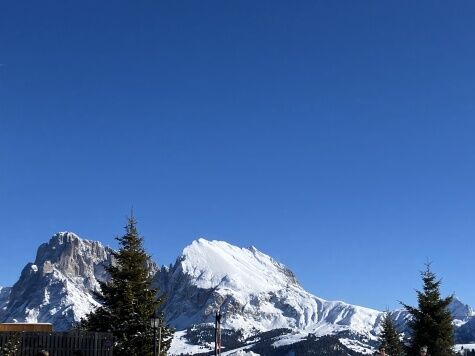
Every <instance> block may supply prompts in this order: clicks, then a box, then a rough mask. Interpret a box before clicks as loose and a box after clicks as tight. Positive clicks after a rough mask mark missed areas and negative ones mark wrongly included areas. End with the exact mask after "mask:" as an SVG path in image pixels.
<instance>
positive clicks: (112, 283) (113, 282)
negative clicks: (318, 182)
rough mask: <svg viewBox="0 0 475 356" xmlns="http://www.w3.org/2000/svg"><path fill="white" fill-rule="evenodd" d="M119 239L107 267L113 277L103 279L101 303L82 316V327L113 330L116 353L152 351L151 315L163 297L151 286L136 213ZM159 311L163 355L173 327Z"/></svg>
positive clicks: (149, 265)
mask: <svg viewBox="0 0 475 356" xmlns="http://www.w3.org/2000/svg"><path fill="white" fill-rule="evenodd" d="M116 239H117V240H118V241H119V246H120V248H119V251H118V252H113V257H114V263H113V264H112V265H110V266H108V267H107V268H106V270H107V272H108V273H109V275H110V280H109V281H108V282H106V283H100V286H101V292H100V293H97V294H96V296H97V298H98V300H99V302H101V306H100V307H98V308H97V309H96V310H95V311H93V312H91V313H90V314H88V315H87V316H86V318H85V319H83V320H82V322H81V328H83V329H86V330H89V331H104V332H112V333H113V335H114V337H115V340H116V343H115V346H114V355H123V356H146V355H152V354H153V337H154V330H153V329H152V326H151V323H150V318H151V316H152V315H154V314H155V313H156V311H157V310H158V309H159V308H160V306H161V304H162V303H163V297H160V298H157V293H158V290H157V289H154V288H152V277H153V276H152V262H151V259H150V256H149V255H148V254H147V253H146V252H145V250H144V247H143V238H142V237H141V236H140V235H139V233H138V231H137V222H136V220H135V218H134V217H133V216H131V217H130V218H128V221H127V225H126V226H125V235H124V236H122V237H118V238H116ZM159 315H160V321H161V336H162V338H161V341H162V342H161V353H160V355H166V353H167V351H168V349H169V347H170V343H171V339H172V336H173V331H172V330H171V329H170V328H169V327H168V326H167V325H166V324H165V321H164V316H163V313H161V314H159ZM157 335H158V333H157Z"/></svg>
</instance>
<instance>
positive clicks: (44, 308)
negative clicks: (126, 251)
mask: <svg viewBox="0 0 475 356" xmlns="http://www.w3.org/2000/svg"><path fill="white" fill-rule="evenodd" d="M109 263H111V250H110V249H109V248H106V247H104V246H103V245H102V244H101V243H100V242H97V241H89V240H83V239H81V238H80V237H78V236H77V235H75V234H73V233H70V232H60V233H57V234H55V235H54V236H53V237H51V239H50V241H49V242H48V243H44V244H42V245H41V246H40V247H39V248H38V251H37V254H36V258H35V262H34V263H28V264H27V265H26V266H25V267H24V268H23V270H22V272H21V276H20V278H19V280H18V281H17V282H16V283H15V285H14V286H13V287H11V289H9V290H7V291H6V293H5V294H7V293H8V295H7V296H4V300H3V302H2V301H1V300H2V298H1V291H0V306H1V309H0V321H2V322H44V323H52V324H53V325H54V328H55V330H58V331H59V330H68V329H70V328H71V326H72V325H73V324H74V323H75V322H78V321H79V320H80V318H81V317H82V316H84V315H85V314H86V313H87V312H89V311H90V310H92V308H93V307H94V306H96V305H97V302H96V301H95V300H94V298H93V293H92V292H93V291H95V290H98V289H99V284H98V280H104V279H105V278H106V272H105V270H104V266H105V265H107V264H109ZM2 291H3V290H2Z"/></svg>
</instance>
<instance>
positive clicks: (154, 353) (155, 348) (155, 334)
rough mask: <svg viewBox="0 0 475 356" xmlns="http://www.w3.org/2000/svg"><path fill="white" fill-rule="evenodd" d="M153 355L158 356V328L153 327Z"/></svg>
mask: <svg viewBox="0 0 475 356" xmlns="http://www.w3.org/2000/svg"><path fill="white" fill-rule="evenodd" d="M153 356H157V328H156V326H154V327H153Z"/></svg>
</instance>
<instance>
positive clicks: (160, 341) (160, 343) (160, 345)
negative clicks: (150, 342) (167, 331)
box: [158, 325, 162, 356]
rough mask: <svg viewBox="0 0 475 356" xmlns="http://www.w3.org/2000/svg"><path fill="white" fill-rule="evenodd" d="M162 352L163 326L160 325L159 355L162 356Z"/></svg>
mask: <svg viewBox="0 0 475 356" xmlns="http://www.w3.org/2000/svg"><path fill="white" fill-rule="evenodd" d="M161 352H162V326H161V325H160V329H158V356H160V354H161Z"/></svg>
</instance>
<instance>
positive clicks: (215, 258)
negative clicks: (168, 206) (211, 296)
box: [180, 238, 297, 293]
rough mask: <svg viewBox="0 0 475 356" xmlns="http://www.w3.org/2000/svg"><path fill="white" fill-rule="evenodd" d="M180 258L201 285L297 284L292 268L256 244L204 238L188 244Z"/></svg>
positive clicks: (254, 288) (266, 287) (257, 288)
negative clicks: (257, 247)
mask: <svg viewBox="0 0 475 356" xmlns="http://www.w3.org/2000/svg"><path fill="white" fill-rule="evenodd" d="M180 260H181V267H182V270H183V272H184V273H185V274H188V275H190V276H191V277H192V279H193V281H194V283H195V284H196V285H197V286H198V287H200V288H205V289H208V288H216V287H220V288H225V289H233V290H246V291H250V292H251V293H260V292H264V291H271V290H280V289H281V288H283V287H284V288H285V287H286V286H288V285H289V284H293V285H295V284H297V281H296V279H295V276H294V275H293V273H292V272H291V271H290V270H288V269H287V268H286V267H285V266H284V265H283V264H281V263H279V262H277V261H275V260H274V259H273V258H272V257H270V256H268V255H266V254H264V253H262V252H260V251H259V250H258V249H256V248H255V247H250V248H244V247H237V246H234V245H231V244H229V243H227V242H225V241H217V240H213V241H209V240H206V239H204V238H200V239H198V240H195V241H193V242H192V243H191V245H189V246H187V247H185V249H184V250H183V253H182V255H181V259H180Z"/></svg>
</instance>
